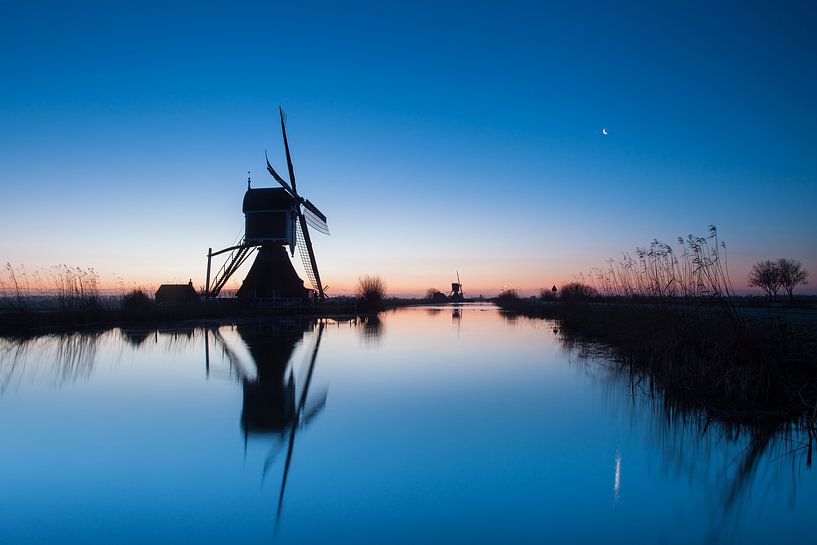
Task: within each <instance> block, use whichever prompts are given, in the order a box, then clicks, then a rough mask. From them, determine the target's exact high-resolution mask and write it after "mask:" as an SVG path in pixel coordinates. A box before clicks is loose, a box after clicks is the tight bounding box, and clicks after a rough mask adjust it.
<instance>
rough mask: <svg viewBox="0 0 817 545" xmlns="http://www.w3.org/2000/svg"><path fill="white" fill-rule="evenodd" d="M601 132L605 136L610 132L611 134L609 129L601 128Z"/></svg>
mask: <svg viewBox="0 0 817 545" xmlns="http://www.w3.org/2000/svg"><path fill="white" fill-rule="evenodd" d="M601 134H603V135H604V136H607V135H608V134H610V133H609V132H607V129H602V130H601Z"/></svg>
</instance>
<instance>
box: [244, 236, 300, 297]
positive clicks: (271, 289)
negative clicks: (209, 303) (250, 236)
mask: <svg viewBox="0 0 817 545" xmlns="http://www.w3.org/2000/svg"><path fill="white" fill-rule="evenodd" d="M236 296H237V297H238V298H239V299H260V298H273V297H276V298H277V297H284V298H294V299H305V298H307V297H308V296H309V290H308V289H306V288H305V287H304V281H303V280H301V279H300V277H299V276H298V273H296V272H295V268H294V267H293V266H292V261H291V260H290V259H289V255H288V254H287V251H286V249H285V248H284V245H283V244H279V243H266V244H264V245H263V246H261V248H260V249H259V250H258V255H257V256H255V261H254V262H253V264H252V267H251V268H250V272H249V273H248V274H247V278H245V279H244V282H243V283H242V284H241V287H240V288H239V289H238V293H237V294H236Z"/></svg>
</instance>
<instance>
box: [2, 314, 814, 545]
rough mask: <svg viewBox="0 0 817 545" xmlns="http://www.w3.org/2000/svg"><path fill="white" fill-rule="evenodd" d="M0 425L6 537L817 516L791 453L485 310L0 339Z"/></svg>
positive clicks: (494, 528)
mask: <svg viewBox="0 0 817 545" xmlns="http://www.w3.org/2000/svg"><path fill="white" fill-rule="evenodd" d="M0 433H2V441H0V543H4V544H5V543H70V542H74V543H100V542H109V543H162V542H177V543H182V542H188V543H228V542H231V543H320V542H326V543H330V542H331V543H343V542H348V543H429V542H433V543H436V542H453V543H499V542H506V543H508V542H516V543H526V542H530V543H543V542H547V541H552V542H574V543H695V542H700V543H704V542H715V543H720V542H723V543H769V542H780V541H786V540H792V541H794V540H795V539H797V540H798V541H802V539H803V538H804V536H813V530H814V526H813V520H814V518H813V517H814V513H815V512H817V480H815V471H814V470H813V469H810V468H809V467H807V463H806V450H805V449H804V448H801V445H800V444H799V443H796V442H792V441H785V440H781V439H777V438H775V437H776V436H780V435H781V434H780V433H778V432H775V433H774V434H762V433H752V434H749V433H745V432H740V433H738V432H732V431H729V430H725V429H724V428H723V427H720V426H718V425H714V424H712V425H710V426H708V427H707V428H706V430H704V428H703V423H701V422H699V421H698V420H696V419H694V418H690V419H686V420H683V419H682V418H672V417H670V416H668V415H667V414H666V413H665V412H664V411H663V409H662V407H661V404H660V402H659V401H656V400H651V399H650V397H649V396H648V395H647V394H645V393H643V392H641V391H640V390H639V389H638V388H636V389H635V390H633V389H631V387H630V384H629V382H628V379H627V377H626V376H622V375H621V374H620V373H616V372H615V369H614V366H612V365H610V364H608V363H606V362H604V361H599V360H592V359H591V360H588V359H584V358H582V357H580V355H579V354H577V353H576V352H575V351H572V350H570V349H568V348H565V347H564V346H563V345H562V344H561V343H560V342H559V339H558V334H556V333H555V332H554V331H553V324H551V323H549V322H545V321H530V320H524V319H518V320H509V319H507V318H505V317H504V316H503V315H502V314H501V313H500V312H499V311H498V310H496V309H495V308H493V307H490V306H465V307H463V308H462V309H461V310H454V309H452V308H451V307H439V308H437V309H428V308H415V309H405V310H400V311H397V312H393V313H388V314H385V315H383V316H382V317H381V319H380V321H378V322H372V321H370V322H368V323H360V322H358V323H350V322H340V323H336V322H332V321H329V322H327V323H326V324H324V325H323V326H319V325H317V324H314V323H298V322H292V321H289V322H273V321H269V322H266V323H263V324H253V325H242V326H224V327H220V328H212V329H208V330H205V329H195V330H190V331H161V330H160V331H132V332H126V331H120V330H112V331H109V332H105V333H102V334H98V335H84V336H80V335H70V336H63V337H58V336H47V337H41V338H36V339H32V340H29V341H26V342H10V341H6V340H0ZM796 438H797V437H796V436H795V439H796ZM284 485H285V486H284ZM282 488H283V492H282ZM806 541H808V539H806Z"/></svg>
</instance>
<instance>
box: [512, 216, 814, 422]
mask: <svg viewBox="0 0 817 545" xmlns="http://www.w3.org/2000/svg"><path fill="white" fill-rule="evenodd" d="M679 244H680V250H681V251H680V252H677V253H676V252H674V251H673V249H672V248H671V247H669V245H666V244H663V243H661V242H659V241H653V242H652V243H651V244H650V247H649V248H645V249H637V251H636V254H635V256H636V257H634V258H631V257H629V256H627V255H625V257H624V259H623V260H621V261H619V262H612V261H611V262H608V266H607V268H605V269H603V270H596V271H595V272H594V273H593V274H591V275H588V276H583V277H580V281H579V282H573V283H571V284H568V285H565V286H563V287H562V289H561V290H560V297H559V298H558V300H555V301H554V300H550V301H548V300H544V299H538V300H535V299H520V298H519V297H514V296H513V294H510V295H508V294H506V295H505V297H500V298H498V299H497V304H498V305H499V306H500V307H502V308H504V309H506V310H511V311H515V312H519V313H521V314H525V315H528V316H535V317H542V318H548V319H552V320H555V321H556V327H557V329H558V330H559V334H560V336H561V338H562V340H563V341H564V342H565V343H566V344H567V345H570V346H581V347H583V349H584V350H586V351H591V352H595V353H603V354H604V355H605V356H608V357H610V358H612V359H613V360H614V361H615V362H617V364H618V365H620V366H621V369H622V370H625V371H626V372H627V373H628V374H629V376H630V378H631V381H632V384H633V387H634V388H635V387H639V388H640V387H646V388H647V390H649V391H650V392H652V393H657V394H660V395H661V396H662V398H663V400H664V402H665V403H666V404H667V405H668V407H669V408H671V409H673V410H675V409H680V408H683V409H691V410H696V411H703V412H704V413H705V414H707V415H708V416H709V417H713V418H719V419H724V420H731V421H737V422H740V421H747V422H752V423H757V422H759V421H778V422H782V421H788V422H791V421H798V422H801V423H802V422H805V425H806V426H807V427H809V429H814V425H815V417H817V334H816V332H817V316H810V317H806V318H801V319H793V318H790V317H787V316H786V315H785V314H784V313H779V312H777V313H775V312H772V311H771V310H768V311H767V312H763V313H757V312H751V311H750V310H749V309H746V308H744V307H741V306H740V305H738V304H736V298H735V297H734V291H733V289H732V286H731V284H730V283H729V276H728V269H727V263H726V252H725V248H726V246H725V244H723V243H722V242H721V241H719V240H718V238H717V231H716V229H715V228H714V227H710V230H709V234H708V236H707V237H694V236H691V235H690V236H689V237H687V239H679Z"/></svg>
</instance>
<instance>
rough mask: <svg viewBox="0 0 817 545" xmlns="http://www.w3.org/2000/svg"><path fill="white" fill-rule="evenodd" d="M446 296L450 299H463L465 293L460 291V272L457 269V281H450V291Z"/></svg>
mask: <svg viewBox="0 0 817 545" xmlns="http://www.w3.org/2000/svg"><path fill="white" fill-rule="evenodd" d="M448 298H449V299H450V300H452V301H463V300H464V299H465V294H464V293H463V291H462V282H460V272H459V271H457V281H456V282H451V293H450V294H449V295H448Z"/></svg>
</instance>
